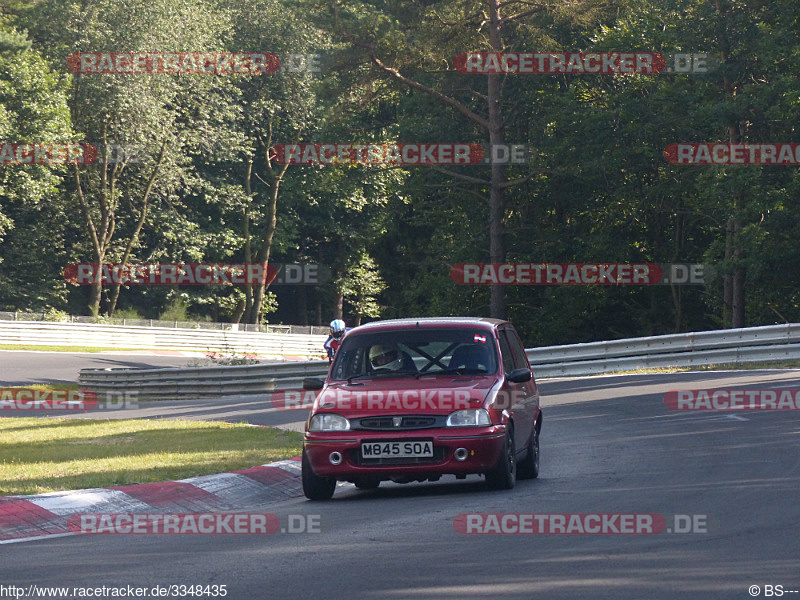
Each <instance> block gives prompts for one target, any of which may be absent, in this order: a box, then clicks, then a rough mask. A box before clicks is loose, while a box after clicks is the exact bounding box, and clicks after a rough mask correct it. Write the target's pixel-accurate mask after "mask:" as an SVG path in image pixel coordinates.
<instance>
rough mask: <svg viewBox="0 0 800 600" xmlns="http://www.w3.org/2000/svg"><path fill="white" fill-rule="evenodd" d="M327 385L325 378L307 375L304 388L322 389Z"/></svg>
mask: <svg viewBox="0 0 800 600" xmlns="http://www.w3.org/2000/svg"><path fill="white" fill-rule="evenodd" d="M323 387H325V380H324V379H320V378H319V377H306V378H305V379H303V389H304V390H321V389H322V388H323Z"/></svg>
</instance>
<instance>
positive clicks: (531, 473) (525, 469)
mask: <svg viewBox="0 0 800 600" xmlns="http://www.w3.org/2000/svg"><path fill="white" fill-rule="evenodd" d="M538 476H539V432H538V431H537V430H536V429H534V430H533V433H531V441H530V442H528V453H527V454H526V455H525V458H524V459H522V460H521V461H520V462H519V464H518V465H517V477H519V478H520V479H536V478H537V477H538Z"/></svg>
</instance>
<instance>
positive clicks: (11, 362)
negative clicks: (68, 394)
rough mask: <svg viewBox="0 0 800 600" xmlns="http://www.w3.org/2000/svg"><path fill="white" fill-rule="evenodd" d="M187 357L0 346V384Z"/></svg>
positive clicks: (67, 379) (71, 377) (167, 363)
mask: <svg viewBox="0 0 800 600" xmlns="http://www.w3.org/2000/svg"><path fill="white" fill-rule="evenodd" d="M198 358H199V359H201V360H202V359H203V357H202V356H199V357H198ZM190 360H192V359H191V358H187V357H185V356H159V355H156V354H145V353H142V354H139V353H130V352H129V353H122V352H40V351H37V350H0V386H12V385H31V384H36V383H47V384H52V385H58V384H59V383H75V382H77V381H78V374H79V373H80V371H81V369H120V368H137V369H154V368H157V367H182V366H184V365H186V364H187V363H188V362H189V361H190Z"/></svg>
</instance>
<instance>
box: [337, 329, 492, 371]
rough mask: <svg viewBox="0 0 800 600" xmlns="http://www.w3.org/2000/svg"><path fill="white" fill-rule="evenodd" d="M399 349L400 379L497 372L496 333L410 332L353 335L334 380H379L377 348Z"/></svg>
mask: <svg viewBox="0 0 800 600" xmlns="http://www.w3.org/2000/svg"><path fill="white" fill-rule="evenodd" d="M395 347H396V348H397V349H398V351H399V355H400V356H399V357H398V359H397V362H396V363H394V365H395V367H396V372H397V374H398V376H422V375H426V376H427V375H431V376H435V375H436V374H437V373H441V374H442V375H445V374H460V375H481V374H493V373H496V372H497V366H498V360H497V349H496V344H495V340H494V335H493V333H492V331H490V330H487V329H481V328H464V327H442V328H432V327H425V328H409V329H397V330H393V331H380V332H377V331H376V332H374V333H351V334H349V335H347V337H345V338H344V340H343V341H342V345H341V347H340V348H339V350H338V351H337V352H336V358H335V360H334V363H333V367H332V369H331V378H332V379H337V380H341V379H350V378H352V377H359V378H364V379H368V378H370V377H372V376H375V377H378V376H380V375H381V374H382V372H383V371H384V369H381V368H380V367H379V366H376V365H375V364H373V362H376V361H373V360H371V353H372V355H373V356H374V355H375V354H376V352H375V350H374V348H380V349H385V348H395Z"/></svg>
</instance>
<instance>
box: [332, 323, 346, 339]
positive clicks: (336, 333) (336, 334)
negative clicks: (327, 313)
mask: <svg viewBox="0 0 800 600" xmlns="http://www.w3.org/2000/svg"><path fill="white" fill-rule="evenodd" d="M344 330H345V325H344V321H342V320H341V319H336V320H335V321H331V335H332V336H333V338H334V339H336V340H338V339H340V338H341V337H342V336H343V335H344Z"/></svg>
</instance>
